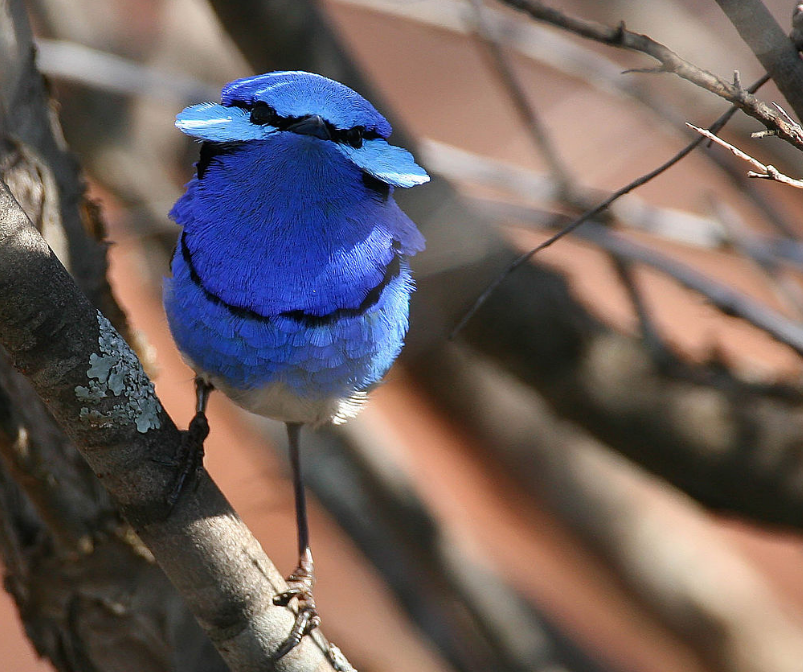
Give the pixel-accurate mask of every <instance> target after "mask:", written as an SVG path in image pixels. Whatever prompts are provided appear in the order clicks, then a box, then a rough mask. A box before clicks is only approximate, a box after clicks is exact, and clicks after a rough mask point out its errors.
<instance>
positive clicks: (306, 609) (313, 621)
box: [273, 550, 321, 660]
mask: <svg viewBox="0 0 803 672" xmlns="http://www.w3.org/2000/svg"><path fill="white" fill-rule="evenodd" d="M286 581H287V590H285V591H284V592H283V593H279V594H278V595H275V596H274V597H273V604H275V605H276V606H279V607H286V606H287V605H288V604H289V603H290V601H291V600H292V599H293V598H297V600H298V613H297V615H296V622H295V623H294V624H293V627H292V629H291V630H290V634H289V635H288V636H287V639H286V640H285V642H284V644H282V645H281V647H279V650H278V651H277V652H276V660H278V659H279V658H281V657H283V656H285V655H287V654H288V653H290V651H292V650H293V649H294V648H295V647H296V646H298V644H299V642H301V639H302V638H303V637H304V636H305V635H308V634H309V633H311V632H312V631H313V630H314V629H315V628H317V627H318V626H319V625H320V624H321V617H320V616H318V611H317V610H316V608H315V598H314V597H313V596H312V587H313V586H314V585H315V571H314V568H313V564H312V554H311V553H310V552H309V550H307V551H306V552H305V553H304V554H303V555H302V556H301V558H300V560H299V562H298V567H296V569H295V571H294V572H293V573H292V574H291V575H290V576H288V577H287V579H286Z"/></svg>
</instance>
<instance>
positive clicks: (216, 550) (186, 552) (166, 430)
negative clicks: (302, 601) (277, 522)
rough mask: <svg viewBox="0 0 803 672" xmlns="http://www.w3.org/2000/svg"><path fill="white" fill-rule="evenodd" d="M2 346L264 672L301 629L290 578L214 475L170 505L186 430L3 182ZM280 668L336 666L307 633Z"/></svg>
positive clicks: (194, 606)
mask: <svg viewBox="0 0 803 672" xmlns="http://www.w3.org/2000/svg"><path fill="white" fill-rule="evenodd" d="M0 344H2V345H3V346H4V347H5V348H6V350H7V351H8V353H9V356H10V358H11V360H12V363H13V364H14V366H15V368H17V369H18V370H19V371H21V372H22V373H24V374H25V376H26V377H27V378H28V379H29V380H30V381H31V383H32V384H33V387H34V388H35V390H36V392H37V393H38V394H39V396H40V397H41V398H42V399H43V400H44V401H45V404H46V405H47V407H48V409H49V410H50V412H51V413H52V414H53V416H54V417H55V418H56V420H57V421H58V422H59V424H60V425H61V426H62V428H63V429H64V430H65V431H66V432H67V434H68V435H69V436H70V438H71V439H72V440H73V441H74V442H75V445H76V446H77V447H78V449H79V451H80V452H81V454H82V455H83V456H84V458H85V459H86V460H87V462H88V463H89V465H90V467H91V468H92V470H93V471H94V472H95V474H96V475H97V476H98V477H99V478H101V479H102V480H103V483H104V485H105V486H106V488H107V489H108V490H109V492H110V493H111V494H112V496H113V498H114V499H115V500H116V502H117V504H118V505H119V506H120V509H121V511H122V512H123V514H124V515H125V517H126V519H127V520H128V521H129V522H130V523H131V525H132V526H133V528H134V529H135V531H136V532H137V534H138V535H139V536H140V538H141V539H142V541H143V542H144V543H145V545H146V546H147V547H148V548H149V549H150V551H151V552H152V553H153V555H154V557H156V559H157V561H158V562H159V564H160V565H161V567H162V569H163V570H164V571H165V573H166V574H167V575H168V577H169V578H170V580H171V581H172V583H173V584H174V585H175V586H176V587H177V588H178V590H179V592H180V593H181V594H182V595H183V597H184V598H185V600H186V601H187V603H188V605H189V607H190V609H191V611H192V612H193V613H194V614H195V616H196V618H197V619H198V621H199V622H200V623H201V625H202V627H203V628H204V630H206V632H207V634H208V635H209V637H210V639H211V640H212V642H213V643H214V644H215V646H216V647H217V648H218V650H219V651H220V652H221V654H222V656H223V657H224V659H225V660H226V662H227V663H228V665H229V666H230V668H231V669H232V670H233V671H242V672H245V671H249V672H251V671H253V670H255V669H265V668H266V667H268V666H269V665H270V663H271V661H272V656H273V654H274V653H275V651H277V650H278V648H279V647H280V646H281V644H282V643H283V642H284V640H285V638H286V637H287V634H288V633H289V632H290V628H291V626H292V623H293V620H294V618H293V615H292V613H291V611H290V610H288V609H285V608H281V607H275V606H273V603H272V597H273V595H275V594H276V593H278V592H280V591H281V590H283V589H284V582H283V580H282V578H281V576H280V575H279V573H278V572H277V570H276V568H275V567H274V566H273V565H272V564H271V562H270V561H269V560H268V558H267V557H266V556H265V554H264V552H263V551H262V549H261V548H260V546H259V544H258V542H257V541H256V540H255V539H254V538H253V536H252V535H251V533H250V532H249V531H248V529H247V528H246V527H245V526H244V525H243V523H242V521H240V519H239V518H238V517H237V514H236V513H235V512H234V511H233V510H232V509H231V506H230V505H229V504H228V502H227V501H226V499H225V498H224V497H223V495H222V494H221V493H220V491H219V490H218V489H217V487H216V486H215V484H214V483H213V482H212V480H211V479H210V478H209V476H208V475H207V474H206V472H204V471H200V472H199V473H198V474H197V475H195V476H194V477H193V479H192V482H191V483H189V484H188V487H187V488H186V490H185V492H184V494H183V496H182V498H181V499H180V500H179V501H178V503H177V504H176V506H175V507H174V508H173V509H172V510H171V509H170V507H169V506H168V505H167V503H166V502H167V499H168V498H167V495H168V493H169V492H170V490H171V488H172V484H173V482H174V479H175V477H176V474H177V469H178V465H177V456H178V455H180V454H181V448H180V447H181V440H180V435H179V433H178V430H176V428H175V425H174V424H173V423H172V421H171V420H170V418H169V417H168V416H167V414H166V413H165V412H164V410H163V409H162V408H161V405H160V404H159V402H158V400H157V399H156V397H155V396H154V393H153V389H152V386H151V383H150V381H148V379H147V377H146V376H145V373H144V372H143V371H142V368H141V366H140V365H139V364H138V362H137V360H136V356H135V355H134V353H133V352H132V351H131V350H130V349H129V348H128V346H127V345H126V344H125V342H124V341H123V340H122V339H121V338H120V336H119V335H118V334H117V332H115V331H114V329H113V327H112V326H111V325H110V324H109V322H108V321H107V320H106V319H105V318H103V317H102V316H101V314H100V313H98V312H97V311H96V310H95V309H94V308H92V306H91V305H90V304H89V303H88V301H87V300H86V298H85V297H84V296H83V295H82V294H81V292H80V291H79V290H78V288H77V287H76V286H75V283H74V282H73V280H72V278H70V276H69V274H68V273H67V271H66V270H65V269H64V267H63V266H62V265H61V264H60V263H59V262H58V260H57V259H56V258H55V257H54V255H53V253H52V252H51V251H50V249H49V248H48V246H47V245H46V243H45V242H44V241H43V240H42V238H41V236H40V235H39V234H38V232H37V231H36V230H35V229H34V228H33V227H32V226H31V224H30V222H29V221H28V219H27V217H26V216H25V214H24V213H23V212H22V211H21V210H20V208H19V206H18V205H17V203H16V201H15V200H14V199H13V198H12V197H11V195H10V194H9V192H8V191H7V190H6V189H5V187H0ZM275 669H276V670H277V671H279V670H287V671H290V670H293V672H295V671H297V670H315V671H316V672H319V671H323V670H333V669H334V667H333V666H332V664H331V663H330V662H329V661H328V660H327V658H326V656H325V654H324V652H323V650H322V647H321V646H320V645H319V644H318V642H317V641H313V640H312V639H310V638H308V639H307V640H306V641H304V642H302V644H301V645H300V647H299V648H298V649H297V650H294V651H293V652H291V653H290V654H289V655H288V656H286V657H285V658H283V659H281V660H280V661H278V662H276V663H275Z"/></svg>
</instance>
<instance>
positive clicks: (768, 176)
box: [686, 123, 803, 189]
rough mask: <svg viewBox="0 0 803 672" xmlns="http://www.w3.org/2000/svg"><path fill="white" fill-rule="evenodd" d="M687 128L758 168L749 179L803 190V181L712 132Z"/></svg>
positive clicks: (691, 125) (697, 128)
mask: <svg viewBox="0 0 803 672" xmlns="http://www.w3.org/2000/svg"><path fill="white" fill-rule="evenodd" d="M686 126H688V127H689V128H691V129H692V130H695V131H697V132H698V133H699V134H700V135H702V136H704V137H706V138H708V139H709V140H711V141H712V142H715V143H716V144H718V145H720V146H721V147H724V148H725V149H727V150H729V151H730V152H731V153H733V154H734V156H737V157H739V158H740V159H742V160H743V161H747V163H749V164H750V165H751V166H753V167H754V168H756V170H757V171H758V172H756V171H752V170H750V171H748V172H747V177H753V178H758V179H763V180H773V181H774V182H781V183H782V184H787V185H789V186H790V187H794V188H795V189H803V180H796V179H794V178H793V177H789V176H788V175H785V174H784V173H782V172H780V171H779V170H778V169H777V168H776V167H775V166H771V165H769V164H766V165H765V164H763V163H761V161H759V160H758V159H756V158H753V157H752V156H750V155H749V154H748V153H747V152H744V151H742V150H741V149H739V148H738V147H734V146H733V145H732V144H730V143H729V142H726V141H725V140H723V139H722V138H720V137H717V136H716V135H714V134H713V133H711V132H710V131H707V130H705V129H704V128H699V127H697V126H695V125H694V124H688V123H687V124H686Z"/></svg>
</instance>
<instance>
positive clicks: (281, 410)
mask: <svg viewBox="0 0 803 672" xmlns="http://www.w3.org/2000/svg"><path fill="white" fill-rule="evenodd" d="M185 359H187V358H186V356H185ZM187 363H188V364H189V365H190V366H191V367H192V368H193V369H195V371H196V373H197V374H198V375H199V376H200V377H201V378H203V379H204V380H206V381H207V382H208V383H211V384H212V385H214V387H215V388H216V389H218V390H220V391H221V392H223V394H225V395H226V396H227V397H228V398H229V399H231V400H232V401H233V402H234V403H235V404H237V405H238V406H240V407H241V408H244V409H245V410H246V411H250V412H251V413H256V414H257V415H262V416H265V417H266V418H272V419H274V420H280V421H281V422H301V423H304V424H307V425H311V426H313V427H315V426H318V425H323V424H326V423H327V422H332V423H333V424H335V425H338V424H341V423H343V422H345V421H346V420H348V419H349V418H352V417H354V416H355V415H357V413H359V411H360V409H361V408H362V406H363V404H364V403H365V401H366V399H367V395H366V393H364V392H357V393H355V394H354V395H353V396H351V397H345V398H344V397H337V396H331V397H324V398H321V399H311V398H309V397H302V396H300V395H298V394H296V393H295V392H293V391H292V390H291V389H290V388H289V387H288V386H287V385H285V384H284V383H280V382H278V383H270V384H268V385H265V386H264V387H258V388H251V389H246V390H242V389H238V388H235V387H231V386H230V385H228V384H226V382H225V381H223V380H221V379H220V378H217V377H215V376H210V375H208V374H206V373H205V372H203V371H200V370H198V368H197V367H196V366H194V365H193V363H192V362H191V361H189V360H187Z"/></svg>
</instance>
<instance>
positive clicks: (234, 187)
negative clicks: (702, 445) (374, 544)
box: [164, 72, 429, 656]
mask: <svg viewBox="0 0 803 672" xmlns="http://www.w3.org/2000/svg"><path fill="white" fill-rule="evenodd" d="M176 126H177V127H178V128H179V129H180V130H181V131H183V132H184V133H186V134H188V135H190V136H192V137H194V138H197V139H198V140H200V141H202V145H201V151H200V160H199V161H198V163H197V164H196V168H197V170H196V175H195V177H193V179H192V180H191V181H190V182H189V183H188V184H187V188H186V192H185V193H184V195H183V196H182V197H181V198H180V199H179V200H178V201H177V202H176V204H175V206H174V207H173V209H172V211H171V212H170V217H171V218H172V219H173V220H175V222H176V223H177V224H179V225H180V226H181V227H183V228H182V231H181V234H180V236H179V239H178V244H177V247H176V251H175V254H174V256H173V260H172V265H171V270H172V277H171V278H167V279H166V280H165V286H164V305H165V310H166V313H167V318H168V323H169V325H170V330H171V332H172V334H173V337H174V339H175V341H176V344H177V345H178V348H179V350H180V351H181V353H182V355H183V357H184V358H185V360H186V361H187V362H188V363H189V365H190V366H191V367H192V369H193V370H194V371H195V373H196V394H197V407H196V411H197V412H196V416H195V417H194V418H193V421H192V423H191V424H190V430H189V433H188V436H189V437H190V441H191V442H192V441H194V442H195V443H196V444H197V445H196V446H195V447H194V448H193V451H195V452H196V454H197V455H200V456H202V454H203V453H202V444H203V439H204V437H205V436H206V433H207V432H208V426H207V425H206V419H205V410H206V402H207V398H208V395H209V393H210V391H211V390H212V389H218V390H221V391H222V392H223V393H224V394H225V395H226V396H228V397H229V398H230V399H232V400H233V401H234V402H235V403H236V404H238V405H240V406H241V407H243V408H245V409H247V410H249V411H252V412H254V413H257V414H259V415H264V416H267V417H270V418H275V419H277V420H281V421H283V422H285V423H286V425H287V432H288V438H289V444H290V458H291V460H290V461H291V465H292V469H293V484H294V490H295V501H296V519H297V525H298V547H299V562H298V566H297V568H296V569H295V571H294V572H293V573H292V574H291V575H290V576H289V577H288V590H287V592H285V593H282V594H281V595H278V596H277V597H276V598H275V602H276V603H277V604H284V605H286V604H287V603H288V602H289V601H290V600H291V599H292V598H293V597H297V598H298V600H299V614H298V618H297V620H296V623H295V625H294V626H293V629H292V631H291V633H290V635H289V637H288V639H287V641H286V642H285V644H284V645H283V646H282V647H281V649H280V650H279V651H278V652H277V656H282V655H284V654H285V653H287V651H289V650H290V649H292V648H293V647H294V646H295V645H296V644H297V643H298V642H299V641H300V640H301V638H302V637H303V636H304V635H305V634H307V633H308V632H310V631H311V630H312V629H313V628H314V627H316V626H317V625H318V624H319V622H320V620H319V618H318V615H317V613H316V611H315V602H314V599H313V596H312V586H313V584H314V569H313V561H312V553H311V551H310V545H309V532H308V528H307V520H306V504H305V499H304V489H303V483H302V478H301V470H300V466H299V455H298V453H299V440H300V428H301V426H302V425H304V424H306V425H311V426H318V425H321V424H324V423H327V422H335V423H338V422H342V421H344V420H346V419H347V418H349V417H350V416H353V415H354V414H355V413H356V412H357V411H358V410H359V408H360V405H361V404H362V403H363V402H364V400H365V397H366V393H367V392H368V391H369V390H370V389H371V388H372V387H374V386H375V385H376V384H377V383H378V382H379V381H380V380H381V379H382V377H383V376H384V375H385V373H386V372H387V370H388V369H389V368H390V366H391V364H392V363H393V361H394V359H396V357H397V356H398V354H399V351H400V350H401V348H402V344H403V340H404V336H405V333H406V332H407V323H408V308H409V300H410V294H411V292H412V291H413V281H412V277H411V274H410V267H409V264H408V262H407V257H409V256H410V255H413V254H415V253H417V252H420V251H421V250H423V249H424V239H423V237H422V235H421V234H420V232H419V231H418V229H417V228H416V226H415V224H414V223H413V222H412V221H411V220H410V219H409V218H408V217H407V215H405V214H404V213H403V212H402V210H401V209H400V208H399V206H398V205H397V204H396V202H395V200H394V199H393V190H394V188H395V187H413V186H415V185H418V184H422V183H424V182H427V181H428V180H429V176H428V175H427V173H426V172H425V171H424V170H423V169H422V168H421V167H420V166H418V165H417V164H416V163H415V161H414V159H413V157H412V156H411V155H410V153H409V152H407V151H406V150H404V149H401V148H400V147H394V146H393V145H390V144H388V142H387V138H388V137H389V136H390V133H391V127H390V124H389V123H388V122H387V120H386V119H385V118H384V117H383V116H382V115H381V114H379V112H377V110H376V109H375V108H374V107H373V106H372V105H371V104H370V103H369V102H368V101H367V100H366V99H365V98H363V97H362V96H360V95H359V94H357V93H356V92H354V91H352V90H351V89H349V88H348V87H346V86H344V85H342V84H339V83H338V82H335V81H332V80H330V79H327V78H326V77H322V76H320V75H315V74H311V73H307V72H271V73H268V74H264V75H259V76H255V77H247V78H245V79H238V80H236V81H233V82H231V83H229V84H227V85H226V86H224V87H223V90H222V93H221V103H220V104H216V103H204V104H201V105H193V106H191V107H188V108H186V109H185V110H184V111H183V112H181V113H180V114H179V115H178V116H177V118H176ZM195 459H198V458H197V457H196V458H195ZM182 480H183V479H182Z"/></svg>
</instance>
